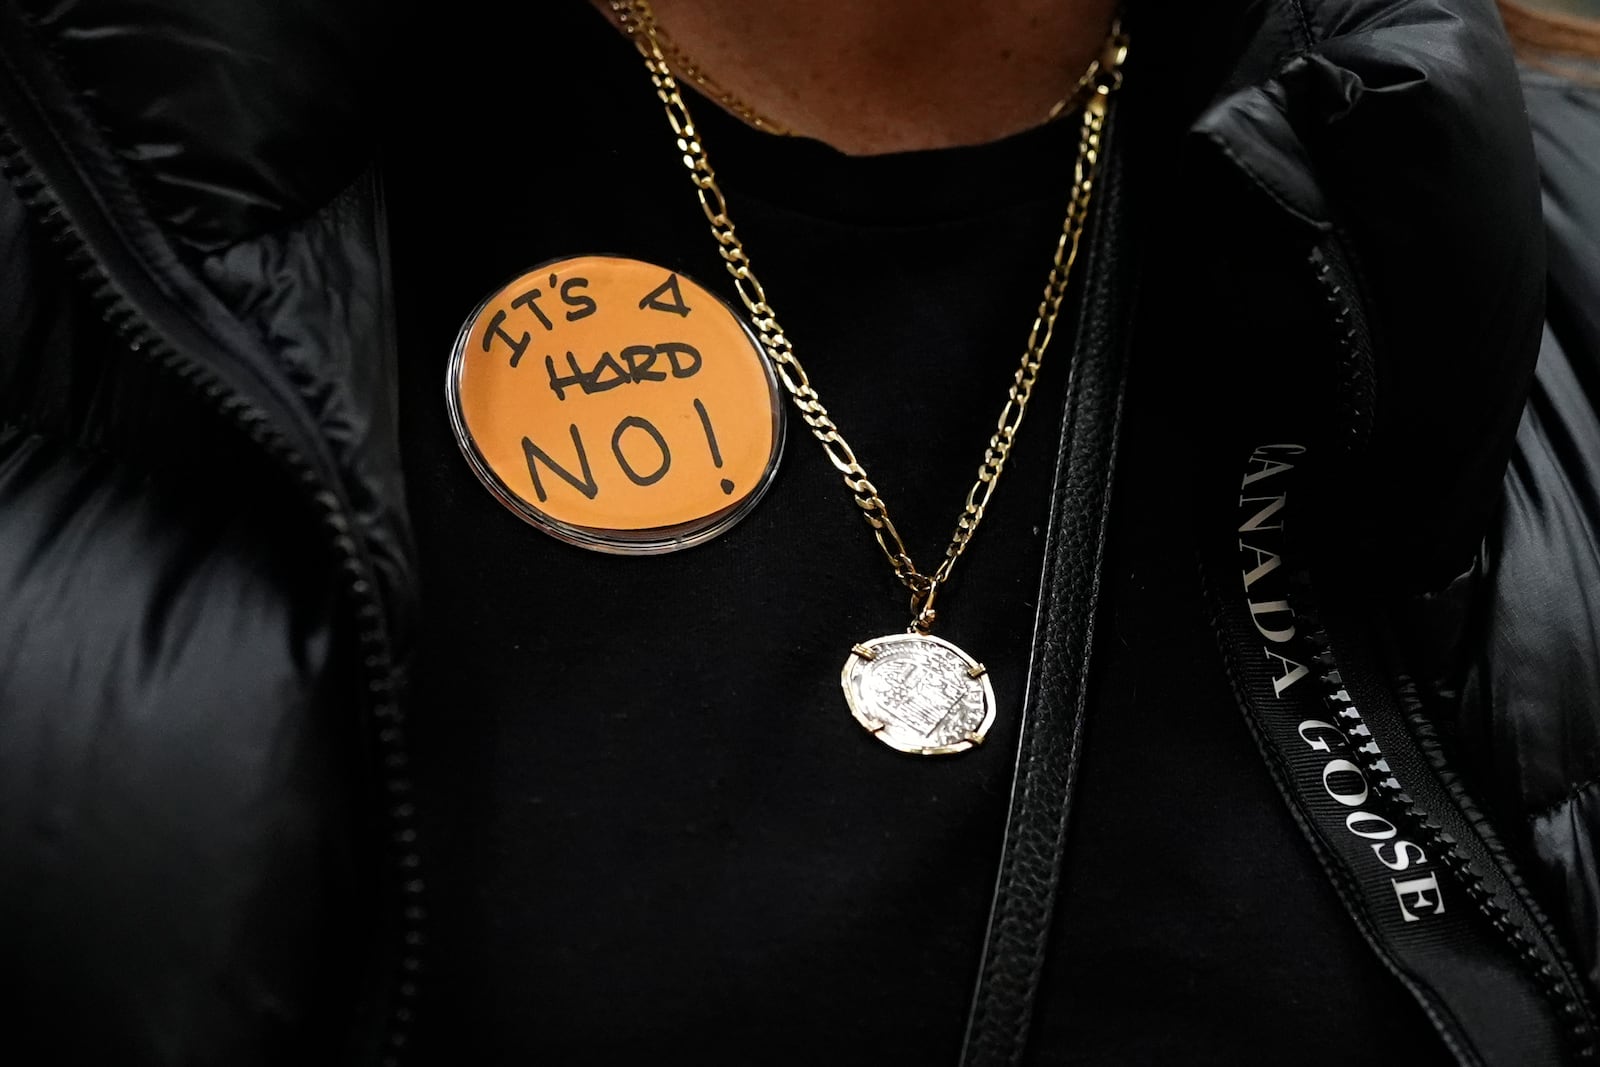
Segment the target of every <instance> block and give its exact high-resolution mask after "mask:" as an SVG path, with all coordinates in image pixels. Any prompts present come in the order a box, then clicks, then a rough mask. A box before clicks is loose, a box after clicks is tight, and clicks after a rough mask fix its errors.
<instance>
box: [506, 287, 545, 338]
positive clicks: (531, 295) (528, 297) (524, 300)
mask: <svg viewBox="0 0 1600 1067" xmlns="http://www.w3.org/2000/svg"><path fill="white" fill-rule="evenodd" d="M543 295H544V294H543V293H542V292H540V291H539V290H537V289H529V290H528V291H527V292H526V293H523V294H522V295H521V296H519V297H517V298H516V299H515V300H513V301H511V306H512V307H514V308H522V307H525V308H527V309H528V310H529V311H531V312H533V313H534V315H536V316H538V319H539V321H540V322H542V323H544V328H545V329H547V330H553V329H555V328H556V326H555V323H553V322H551V321H550V320H549V319H548V318H546V317H545V313H544V312H542V311H540V310H539V305H538V304H536V303H534V301H536V300H538V299H539V298H540V297H541V296H543Z"/></svg>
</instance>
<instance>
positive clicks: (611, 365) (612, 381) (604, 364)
mask: <svg viewBox="0 0 1600 1067" xmlns="http://www.w3.org/2000/svg"><path fill="white" fill-rule="evenodd" d="M606 371H610V372H611V377H610V378H604V379H602V378H601V377H600V375H602V374H604V373H605V372H606ZM626 384H628V372H627V371H625V370H623V369H622V364H620V363H618V362H617V357H615V356H613V355H612V354H611V353H610V352H602V353H600V362H599V363H596V364H595V365H594V370H592V371H590V372H589V380H588V381H586V382H584V383H583V391H584V392H585V393H603V392H605V391H606V390H607V389H615V388H616V387H617V386H619V385H626Z"/></svg>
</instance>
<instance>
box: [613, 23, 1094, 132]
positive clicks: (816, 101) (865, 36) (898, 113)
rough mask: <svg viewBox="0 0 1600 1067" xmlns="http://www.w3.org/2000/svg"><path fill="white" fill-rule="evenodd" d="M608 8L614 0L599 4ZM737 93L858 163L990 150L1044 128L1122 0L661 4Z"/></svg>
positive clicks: (690, 49) (687, 45) (698, 54)
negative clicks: (865, 158) (983, 146)
mask: <svg viewBox="0 0 1600 1067" xmlns="http://www.w3.org/2000/svg"><path fill="white" fill-rule="evenodd" d="M591 2H592V3H595V4H596V5H597V6H598V7H600V8H601V10H603V11H607V12H609V4H607V3H606V0H591ZM650 2H651V6H652V7H653V9H654V11H655V15H656V21H657V23H658V24H659V25H660V26H661V28H662V29H664V30H665V31H666V33H667V34H668V35H670V37H671V39H672V40H673V41H674V42H675V43H676V44H677V45H678V47H680V48H681V49H682V50H683V52H684V53H685V54H686V55H688V56H689V57H690V58H692V59H693V60H694V62H695V63H697V64H698V65H699V66H700V67H701V68H702V69H703V70H704V71H705V72H706V73H707V74H709V75H710V76H711V77H712V78H714V79H715V80H716V82H717V83H718V84H719V85H720V86H721V87H722V88H723V89H725V90H727V91H728V92H730V93H731V94H733V95H734V96H735V97H737V98H738V99H739V100H740V101H741V102H742V103H744V104H745V105H746V106H748V107H749V108H751V109H753V110H754V111H755V112H757V113H758V114H760V115H763V116H765V117H767V118H770V119H772V120H774V121H776V122H777V123H779V124H780V125H782V126H784V127H787V128H788V129H789V130H790V131H792V132H794V133H797V134H804V135H806V136H809V137H815V138H817V139H819V140H822V141H826V142H828V143H829V144H832V145H834V146H835V147H837V148H839V149H841V150H842V151H845V152H849V153H852V154H862V155H865V154H872V153H882V152H895V151H907V150H912V149H920V148H940V147H946V146H950V145H963V144H979V143H982V142H985V141H992V140H997V139H999V138H1001V137H1004V136H1006V135H1008V134H1012V133H1016V132H1018V131H1019V130H1023V129H1026V128H1028V127H1030V126H1034V125H1037V124H1038V123H1040V122H1042V121H1043V120H1044V118H1045V116H1046V115H1047V114H1048V113H1049V110H1050V108H1051V106H1052V105H1053V104H1055V103H1056V101H1058V100H1060V99H1061V98H1062V97H1063V96H1065V95H1066V94H1067V93H1068V91H1069V90H1071V88H1072V86H1073V84H1074V83H1075V82H1076V81H1077V79H1078V76H1079V75H1080V74H1081V73H1082V72H1083V70H1084V69H1085V68H1086V67H1087V66H1088V65H1089V63H1090V61H1091V60H1093V59H1094V58H1095V57H1096V56H1098V55H1099V54H1100V49H1101V44H1102V42H1103V41H1104V39H1105V36H1106V33H1107V32H1108V30H1109V28H1110V25H1111V20H1112V17H1113V14H1114V12H1115V9H1116V6H1117V0H981V2H980V0H786V2H778V3H766V2H763V0H650Z"/></svg>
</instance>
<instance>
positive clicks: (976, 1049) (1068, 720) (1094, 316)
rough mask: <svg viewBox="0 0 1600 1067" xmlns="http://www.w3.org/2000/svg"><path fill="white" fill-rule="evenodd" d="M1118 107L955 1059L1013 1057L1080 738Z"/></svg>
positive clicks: (1035, 975)
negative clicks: (1015, 740)
mask: <svg viewBox="0 0 1600 1067" xmlns="http://www.w3.org/2000/svg"><path fill="white" fill-rule="evenodd" d="M1116 108H1117V105H1116V104H1113V105H1112V110H1111V113H1110V115H1109V116H1108V118H1107V122H1106V131H1105V135H1104V138H1103V150H1104V152H1105V156H1104V162H1103V163H1102V167H1103V168H1104V170H1103V172H1102V173H1103V177H1102V179H1101V181H1100V182H1099V187H1098V189H1097V190H1096V192H1097V194H1098V195H1097V200H1098V202H1097V203H1095V204H1093V205H1091V208H1090V212H1091V218H1090V220H1089V243H1088V248H1087V253H1088V254H1087V257H1086V260H1085V262H1084V265H1083V266H1084V269H1083V273H1082V275H1081V277H1083V278H1085V279H1087V281H1086V284H1085V285H1084V288H1083V297H1082V302H1081V306H1080V308H1079V318H1078V323H1079V327H1078V331H1077V340H1076V345H1075V347H1074V351H1073V359H1072V369H1071V380H1070V382H1069V383H1068V389H1067V397H1066V408H1065V413H1064V416H1063V422H1062V429H1061V440H1060V446H1059V450H1058V452H1057V457H1056V471H1055V482H1054V487H1053V490H1054V491H1053V494H1052V503H1051V515H1050V529H1049V534H1048V539H1047V541H1046V545H1045V564H1044V573H1043V575H1042V576H1041V595H1040V598H1039V620H1038V622H1037V623H1036V624H1035V627H1034V645H1033V656H1032V664H1031V666H1030V669H1029V678H1028V696H1027V699H1026V700H1025V701H1024V709H1023V718H1022V736H1021V742H1020V745H1019V748H1018V753H1017V770H1016V776H1015V778H1014V780H1013V783H1012V792H1011V809H1010V814H1009V817H1008V820H1007V824H1006V834H1005V843H1004V845H1003V846H1002V852H1001V857H1000V872H999V878H998V880H997V882H996V885H995V893H994V903H993V906H992V909H991V911H990V916H989V931H988V935H987V938H986V940H985V943H984V952H983V960H982V963H981V965H980V968H979V972H978V981H977V988H976V990H975V992H974V994H973V1001H972V1012H971V1015H970V1016H969V1019H968V1023H967V1034H966V1041H965V1047H964V1049H963V1051H962V1057H961V1062H962V1064H963V1065H964V1067H999V1065H1009V1064H1015V1063H1017V1062H1018V1061H1019V1060H1020V1059H1021V1057H1022V1053H1023V1050H1024V1048H1025V1046H1026V1044H1027V1036H1028V1027H1029V1023H1030V1021H1031V1019H1032V1015H1033V1002H1034V996H1035V993H1036V992H1037V990H1038V985H1039V975H1040V972H1041V970H1042V969H1043V966H1044V958H1045V949H1046V946H1047V943H1048V940H1049V931H1050V917H1051V912H1052V911H1053V909H1054V906H1055V898H1056V888H1057V885H1058V883H1059V881H1060V874H1061V858H1062V851H1063V847H1064V844H1065V837H1066V828H1067V816H1068V812H1069V810H1070V807H1071V798H1072V788H1073V784H1074V782H1075V781H1076V779H1077V770H1078V759H1079V753H1080V750H1081V747H1082V743H1083V713H1084V701H1085V690H1086V680H1087V674H1088V665H1089V648H1090V643H1091V640H1092V638H1093V635H1094V619H1095V611H1096V606H1097V605H1098V603H1099V585H1100V569H1101V561H1102V558H1103V556H1104V551H1105V540H1106V525H1107V513H1108V510H1109V507H1110V502H1111V485H1112V475H1113V470H1114V466H1115V463H1114V461H1115V458H1116V453H1117V437H1118V429H1119V426H1120V423H1121V416H1122V398H1123V387H1124V382H1125V381H1126V377H1127V374H1126V366H1125V356H1126V348H1127V323H1128V321H1129V315H1128V314H1127V312H1126V309H1127V308H1128V306H1129V305H1130V304H1131V294H1132V288H1133V280H1132V278H1133V269H1132V262H1131V259H1130V257H1129V251H1130V246H1129V244H1128V242H1126V241H1125V240H1123V239H1122V237H1121V234H1120V232H1119V231H1120V229H1121V226H1122V219H1123V207H1122V202H1121V201H1122V188H1123V181H1122V175H1123V163H1122V154H1121V153H1120V152H1118V150H1117V135H1116Z"/></svg>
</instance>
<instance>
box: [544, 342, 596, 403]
mask: <svg viewBox="0 0 1600 1067" xmlns="http://www.w3.org/2000/svg"><path fill="white" fill-rule="evenodd" d="M567 366H569V367H571V368H572V374H571V375H570V376H568V377H566V378H558V377H557V376H556V361H555V357H553V356H545V357H544V369H545V370H547V371H549V372H550V388H551V389H552V390H554V391H555V394H556V399H557V400H565V399H566V398H567V390H568V389H570V388H572V387H573V386H574V385H576V386H577V387H578V388H580V389H582V390H583V391H584V392H585V393H587V392H588V391H589V376H588V375H586V374H584V373H583V371H581V370H579V369H578V357H576V356H574V355H573V354H572V353H571V352H568V353H567Z"/></svg>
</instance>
